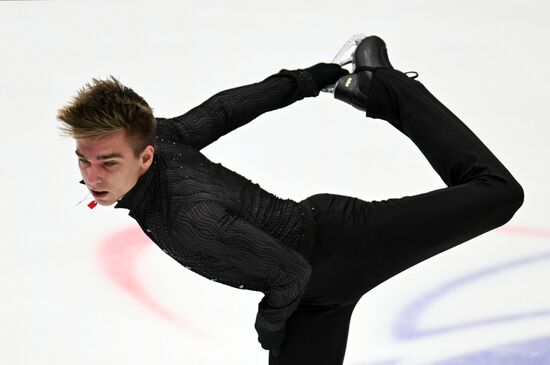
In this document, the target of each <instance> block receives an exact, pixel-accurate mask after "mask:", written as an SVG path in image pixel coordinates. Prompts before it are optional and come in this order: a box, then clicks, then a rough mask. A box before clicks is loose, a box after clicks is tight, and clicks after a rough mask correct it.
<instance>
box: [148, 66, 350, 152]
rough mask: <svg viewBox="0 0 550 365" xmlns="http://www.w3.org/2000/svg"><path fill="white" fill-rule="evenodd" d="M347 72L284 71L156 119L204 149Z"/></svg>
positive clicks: (322, 69) (322, 68)
mask: <svg viewBox="0 0 550 365" xmlns="http://www.w3.org/2000/svg"><path fill="white" fill-rule="evenodd" d="M346 73H347V71H345V70H344V69H342V68H341V67H339V66H338V65H335V64H323V63H320V64H317V65H315V66H312V67H309V68H307V69H300V70H292V71H290V70H281V71H280V72H278V73H277V74H274V75H271V76H269V77H268V78H266V79H265V80H263V81H261V82H258V83H254V84H250V85H245V86H240V87H236V88H232V89H229V90H225V91H222V92H219V93H217V94H215V95H214V96H212V97H210V98H209V99H208V100H206V101H205V102H203V103H202V104H200V105H199V106H197V107H195V108H193V109H191V110H190V111H188V112H187V113H185V114H183V115H180V116H177V117H175V118H170V119H165V118H157V120H158V123H159V127H160V128H159V129H161V128H164V130H165V133H166V134H168V135H169V136H170V137H171V138H174V139H175V140H179V142H181V143H184V144H187V145H190V146H193V147H195V148H197V149H202V148H204V147H206V146H207V145H209V144H210V143H212V142H214V141H216V140H217V139H218V138H220V137H221V136H223V135H225V134H227V133H229V132H231V131H233V130H235V129H236V128H238V127H240V126H242V125H244V124H246V123H248V122H250V121H251V120H253V119H254V118H256V117H258V116H259V115H261V114H263V113H265V112H268V111H271V110H275V109H280V108H283V107H285V106H288V105H290V104H292V103H294V102H296V101H298V100H301V99H303V98H305V97H310V96H317V95H319V91H320V89H321V88H322V87H324V86H326V85H328V84H330V83H333V82H335V81H336V80H338V78H339V77H340V76H341V75H343V74H346Z"/></svg>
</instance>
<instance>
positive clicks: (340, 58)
mask: <svg viewBox="0 0 550 365" xmlns="http://www.w3.org/2000/svg"><path fill="white" fill-rule="evenodd" d="M366 37H367V36H366V35H365V34H363V33H359V34H354V35H353V36H351V38H350V39H348V40H347V41H346V43H344V45H343V46H342V48H340V50H339V51H338V53H337V54H336V56H334V58H333V59H332V63H337V64H339V65H340V66H346V65H349V64H352V69H351V71H350V72H351V73H353V71H354V70H355V65H354V64H353V54H354V53H355V49H356V48H357V46H358V45H359V43H361V41H362V40H363V39H365V38H366ZM350 49H351V54H348V52H349V51H350ZM344 57H345V58H344ZM335 86H336V85H333V86H328V87H326V88H324V89H322V90H321V91H324V92H327V93H332V94H333V93H334V88H335Z"/></svg>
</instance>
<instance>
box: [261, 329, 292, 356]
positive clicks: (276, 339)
mask: <svg viewBox="0 0 550 365" xmlns="http://www.w3.org/2000/svg"><path fill="white" fill-rule="evenodd" d="M256 330H257V331H258V341H259V342H260V344H261V345H262V348H264V349H266V350H269V351H271V353H272V354H273V356H279V353H280V352H281V345H282V343H283V339H284V337H285V328H284V327H283V328H282V329H281V330H279V331H276V332H270V331H266V330H260V329H259V328H257V329H256Z"/></svg>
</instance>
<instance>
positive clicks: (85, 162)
mask: <svg viewBox="0 0 550 365" xmlns="http://www.w3.org/2000/svg"><path fill="white" fill-rule="evenodd" d="M78 163H80V164H81V165H89V164H90V163H89V162H88V161H86V160H84V159H82V158H79V159H78Z"/></svg>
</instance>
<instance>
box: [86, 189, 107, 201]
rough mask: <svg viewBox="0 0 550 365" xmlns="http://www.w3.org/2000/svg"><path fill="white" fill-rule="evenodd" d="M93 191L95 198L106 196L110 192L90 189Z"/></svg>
mask: <svg viewBox="0 0 550 365" xmlns="http://www.w3.org/2000/svg"><path fill="white" fill-rule="evenodd" d="M90 191H91V192H92V195H93V196H94V198H96V199H98V198H103V197H105V196H106V195H107V194H109V192H108V191H96V190H90Z"/></svg>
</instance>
